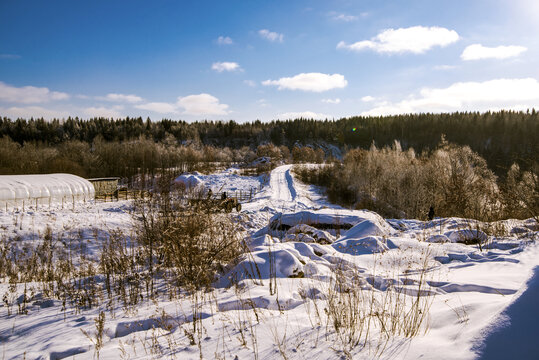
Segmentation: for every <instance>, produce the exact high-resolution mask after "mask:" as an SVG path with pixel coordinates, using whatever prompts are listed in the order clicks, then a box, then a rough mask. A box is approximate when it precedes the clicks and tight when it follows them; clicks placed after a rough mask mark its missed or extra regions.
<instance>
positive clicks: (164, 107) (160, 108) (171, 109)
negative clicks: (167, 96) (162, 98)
mask: <svg viewBox="0 0 539 360" xmlns="http://www.w3.org/2000/svg"><path fill="white" fill-rule="evenodd" d="M135 107H136V108H137V109H141V110H148V111H153V112H156V113H159V114H173V113H176V112H178V110H177V108H176V106H175V105H174V104H169V103H165V102H150V103H146V104H140V105H136V106H135Z"/></svg>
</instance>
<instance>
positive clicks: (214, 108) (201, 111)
mask: <svg viewBox="0 0 539 360" xmlns="http://www.w3.org/2000/svg"><path fill="white" fill-rule="evenodd" d="M177 105H178V106H179V107H181V108H183V109H184V112H183V113H184V114H188V115H226V114H228V111H227V109H228V105H226V104H221V103H219V99H218V98H216V97H215V96H212V95H210V94H198V95H189V96H185V97H179V98H178V102H177Z"/></svg>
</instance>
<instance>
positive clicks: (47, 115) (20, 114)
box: [0, 106, 69, 120]
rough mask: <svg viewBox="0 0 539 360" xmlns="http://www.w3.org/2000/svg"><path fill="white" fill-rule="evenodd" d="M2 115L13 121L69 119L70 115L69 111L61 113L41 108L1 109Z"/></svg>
mask: <svg viewBox="0 0 539 360" xmlns="http://www.w3.org/2000/svg"><path fill="white" fill-rule="evenodd" d="M0 113H1V114H2V115H4V116H7V117H9V118H12V119H16V118H24V119H29V118H31V117H33V118H44V119H49V120H50V119H62V118H67V117H68V116H69V113H68V112H67V111H59V110H53V109H45V108H43V107H41V106H26V107H16V106H14V107H10V108H7V109H5V108H0Z"/></svg>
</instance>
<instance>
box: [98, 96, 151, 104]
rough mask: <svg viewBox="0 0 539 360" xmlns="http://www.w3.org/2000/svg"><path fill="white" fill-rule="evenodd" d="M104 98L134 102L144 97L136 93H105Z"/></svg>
mask: <svg viewBox="0 0 539 360" xmlns="http://www.w3.org/2000/svg"><path fill="white" fill-rule="evenodd" d="M104 100H107V101H114V102H128V103H132V104H134V103H138V102H141V101H142V100H144V99H143V98H141V97H140V96H137V95H124V94H107V96H105V98H104Z"/></svg>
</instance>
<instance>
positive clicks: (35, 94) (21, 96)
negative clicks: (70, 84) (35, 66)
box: [0, 81, 69, 104]
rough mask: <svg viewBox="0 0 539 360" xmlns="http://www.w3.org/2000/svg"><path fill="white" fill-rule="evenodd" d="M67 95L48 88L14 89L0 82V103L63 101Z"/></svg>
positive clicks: (29, 87) (25, 87)
mask: <svg viewBox="0 0 539 360" xmlns="http://www.w3.org/2000/svg"><path fill="white" fill-rule="evenodd" d="M68 98H69V95H68V94H66V93H63V92H58V91H50V90H49V89H48V88H45V87H42V88H38V87H35V86H23V87H15V86H11V85H8V84H6V83H3V82H1V81H0V101H7V102H14V103H22V104H32V103H44V102H49V101H53V100H65V99H68Z"/></svg>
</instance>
